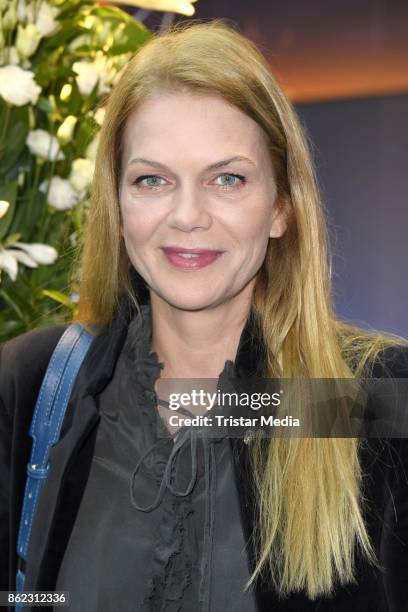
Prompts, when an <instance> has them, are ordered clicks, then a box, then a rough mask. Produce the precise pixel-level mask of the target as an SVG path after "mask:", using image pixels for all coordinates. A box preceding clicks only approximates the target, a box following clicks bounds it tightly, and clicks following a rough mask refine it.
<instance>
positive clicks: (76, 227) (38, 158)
mask: <svg viewBox="0 0 408 612" xmlns="http://www.w3.org/2000/svg"><path fill="white" fill-rule="evenodd" d="M11 2H15V0H11ZM27 5H28V6H29V7H30V6H35V3H34V4H33V3H32V2H31V0H25V2H23V9H24V10H23V13H24V14H23V13H22V12H21V11H19V13H18V20H17V23H16V24H15V26H14V27H13V28H11V29H10V28H9V27H8V29H7V30H5V29H4V28H3V33H2V36H1V32H2V24H3V17H4V14H5V11H6V9H3V11H2V10H1V9H0V71H3V75H5V74H11V73H7V70H9V69H10V67H11V66H18V67H19V68H20V69H22V70H23V71H25V73H27V71H31V72H32V73H33V75H32V78H33V79H34V84H35V85H36V86H37V87H40V88H41V91H39V92H38V94H37V96H35V95H34V94H33V99H31V101H27V100H26V101H25V102H23V103H21V100H20V101H19V100H18V96H19V94H20V93H21V92H19V91H18V87H23V89H24V91H25V90H27V87H28V86H27V85H26V84H25V85H24V86H22V85H20V84H19V83H18V82H17V81H16V82H15V85H14V87H15V91H12V94H11V95H12V98H13V99H12V100H11V99H10V96H9V94H7V92H6V91H5V89H4V87H3V89H2V87H1V86H0V200H2V201H5V202H6V204H3V209H0V210H3V215H2V217H1V218H0V275H1V276H0V342H2V341H5V340H7V339H9V338H11V337H13V336H15V335H17V334H21V333H23V332H25V331H28V330H31V329H34V328H36V327H40V326H48V325H53V324H55V323H58V322H64V321H69V320H70V319H71V318H72V315H73V314H75V308H76V302H77V295H76V290H77V280H78V274H79V271H78V270H74V269H73V268H74V266H73V262H74V256H75V254H76V251H77V249H78V245H79V244H80V240H81V234H82V228H83V224H84V221H85V220H86V214H87V207H88V202H89V196H90V193H91V188H92V187H91V178H92V171H91V168H92V164H93V159H94V153H95V146H93V147H92V146H90V145H92V144H96V143H95V142H93V141H94V139H95V138H97V133H98V131H99V126H100V123H101V120H102V116H101V111H99V115H98V112H97V113H96V114H95V111H96V110H97V109H99V108H102V107H103V103H104V100H105V98H106V96H107V95H109V91H110V90H111V88H112V86H113V85H114V83H115V82H116V79H117V78H118V75H119V73H120V70H121V69H122V68H123V66H125V65H126V63H127V62H128V61H129V58H130V57H131V55H133V54H134V53H135V51H136V50H137V49H138V48H139V47H140V46H141V45H143V44H144V43H145V42H147V41H148V40H149V38H150V37H151V32H150V31H149V30H148V29H147V28H146V27H145V26H144V25H143V24H142V23H139V22H137V21H135V20H134V18H133V17H131V16H130V15H128V14H127V13H125V12H124V11H122V10H120V9H119V8H116V7H115V8H113V7H107V6H103V7H101V6H96V5H95V3H94V2H92V1H91V0H48V4H47V6H48V7H51V8H50V10H51V11H53V12H54V13H55V22H56V24H55V28H54V30H53V31H51V32H47V33H43V34H42V35H41V39H40V42H39V45H38V47H37V48H36V49H35V51H34V52H32V53H28V57H27V54H26V55H25V56H24V54H23V52H22V51H21V44H20V47H18V45H17V48H18V50H16V44H17V33H18V28H19V26H20V28H21V27H23V28H25V27H26V26H27V25H28V24H30V23H35V24H36V25H38V24H37V22H36V17H33V14H32V13H31V15H30V13H29V11H28V12H27V10H26V7H27ZM2 13H3V14H2ZM1 40H3V41H4V43H3V44H2V43H1ZM26 42H27V41H26ZM27 44H29V41H28V43H27ZM86 63H88V64H90V63H92V66H91V70H90V71H89V70H88V72H87V73H86V74H85V75H82V76H81V71H80V68H81V67H82V66H83V65H85V64H86ZM78 65H79V68H78ZM4 69H6V71H5V70H4ZM93 75H99V78H98V79H96V78H94V77H93ZM92 78H94V81H92ZM6 80H7V79H4V78H3V83H4V82H5V81H6ZM0 82H1V79H0ZM67 117H71V119H69V120H68V122H69V121H71V122H72V123H71V125H70V126H68V124H64V121H65V120H66V119H67ZM63 124H64V126H66V129H65V131H63V128H61V126H62V125H63ZM60 128H61V129H60ZM36 130H43V131H45V132H46V133H47V134H48V135H49V136H52V137H53V138H55V139H56V140H55V141H54V144H51V141H49V140H44V138H48V139H49V136H47V134H46V135H45V136H44V133H41V134H39V133H37V139H39V140H40V141H41V142H40V148H41V146H42V149H41V151H39V149H38V146H37V149H35V146H34V145H32V144H31V145H30V146H29V145H28V140H27V139H30V138H32V137H33V132H34V134H35V131H36ZM44 142H48V145H49V146H47V147H46V148H45V149H44ZM41 143H42V144H41ZM53 147H54V148H53ZM77 160H85V161H82V162H80V163H82V166H81V170H79V169H78V168H79V166H77V165H76V161H77ZM84 168H86V169H87V171H89V181H88V183H87V184H86V185H84V176H83V175H82V176H80V172H85V170H84ZM78 173H79V174H78ZM79 179H81V180H80V181H79ZM78 181H79V182H78ZM85 183H86V180H85ZM7 203H8V205H7ZM4 211H5V212H4ZM50 247H52V248H50ZM53 249H55V251H54V250H53ZM53 254H54V255H53ZM44 257H45V259H44Z"/></svg>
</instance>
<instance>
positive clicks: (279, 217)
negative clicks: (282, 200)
mask: <svg viewBox="0 0 408 612" xmlns="http://www.w3.org/2000/svg"><path fill="white" fill-rule="evenodd" d="M286 228H287V224H286V219H285V213H284V210H283V209H282V208H281V207H280V206H276V208H275V211H274V217H273V220H272V225H271V231H270V232H269V237H270V238H280V237H281V236H283V234H284V233H285V232H286Z"/></svg>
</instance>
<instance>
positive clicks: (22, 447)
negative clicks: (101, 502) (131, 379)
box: [0, 298, 408, 612]
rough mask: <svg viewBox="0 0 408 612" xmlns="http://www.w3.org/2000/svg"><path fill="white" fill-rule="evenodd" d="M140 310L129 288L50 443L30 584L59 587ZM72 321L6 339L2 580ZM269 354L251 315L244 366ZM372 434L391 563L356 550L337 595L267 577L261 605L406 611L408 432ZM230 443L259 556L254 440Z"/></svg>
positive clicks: (375, 488) (392, 355) (11, 581)
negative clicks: (34, 427)
mask: <svg viewBox="0 0 408 612" xmlns="http://www.w3.org/2000/svg"><path fill="white" fill-rule="evenodd" d="M132 316H134V312H132V309H131V306H130V304H129V301H128V300H127V298H123V299H122V302H121V306H120V310H119V312H118V315H117V316H116V317H115V319H114V320H113V321H112V323H111V324H110V325H109V326H108V328H107V329H106V330H105V331H104V332H103V333H102V334H101V335H100V336H98V337H97V338H96V339H95V341H94V343H93V345H92V346H91V348H90V350H89V353H88V354H87V356H86V358H85V361H84V363H83V365H82V367H81V370H80V372H79V374H78V377H77V380H76V382H75V385H74V389H73V392H72V395H71V398H70V401H69V404H68V407H67V411H66V415H65V419H64V422H63V426H62V430H61V437H60V440H59V442H58V443H57V444H56V445H55V446H54V447H53V448H52V449H51V451H50V464H51V466H52V468H51V470H50V474H49V476H48V479H47V481H46V483H45V485H44V487H43V490H42V494H41V496H40V499H39V503H38V506H37V512H36V515H35V518H34V522H33V527H32V533H31V542H30V547H29V551H28V560H27V568H26V585H25V588H26V589H27V590H37V591H40V590H41V591H45V590H48V591H51V590H54V588H55V583H56V578H57V576H58V571H59V567H60V564H61V561H62V558H63V555H64V551H65V548H66V546H67V543H68V539H69V536H70V533H71V530H72V527H73V524H74V521H75V516H76V512H77V509H78V507H79V504H80V501H81V496H82V493H83V491H84V488H85V485H86V481H87V476H88V474H89V469H90V465H91V460H92V455H93V448H94V443H95V434H96V431H97V425H98V421H99V416H98V402H97V396H98V393H99V392H100V391H101V390H102V389H103V388H104V386H105V385H106V384H107V383H108V382H109V380H110V379H111V378H112V376H113V372H114V368H115V363H116V360H117V357H118V355H119V353H120V351H121V348H122V346H123V343H124V341H125V338H126V332H127V326H128V323H129V321H130V319H131V317H132ZM65 329H66V325H57V326H53V327H48V328H44V329H39V330H34V331H31V332H28V333H26V334H23V335H21V336H19V337H17V338H14V339H13V340H11V341H9V342H7V343H5V344H4V345H3V346H1V353H0V359H1V361H0V365H1V367H0V401H1V404H0V434H1V436H0V485H1V490H0V495H1V497H0V590H15V574H16V570H17V556H16V544H17V535H18V529H19V522H20V513H21V507H22V501H23V495H24V486H25V479H26V466H27V463H28V461H29V457H30V452H31V443H32V440H31V438H30V437H29V435H28V431H29V427H30V423H31V418H32V413H33V409H34V405H35V401H36V398H37V395H38V392H39V389H40V386H41V382H42V378H43V376H44V373H45V370H46V368H47V365H48V362H49V359H50V357H51V354H52V352H53V350H54V348H55V346H56V344H57V342H58V340H59V338H60V337H61V335H62V333H63V332H64V330H65ZM384 357H385V359H386V363H387V366H388V368H389V370H390V371H391V373H392V375H393V376H395V377H399V378H400V377H404V378H405V377H408V350H407V349H401V348H396V347H395V348H394V347H393V348H391V349H387V352H386V354H385V355H384ZM262 358H263V347H262V345H261V343H260V342H259V341H258V340H256V338H255V337H254V334H253V330H252V329H251V323H250V320H249V319H248V322H247V324H246V326H245V329H244V331H243V333H242V336H241V339H240V344H239V347H238V352H237V356H236V360H235V367H236V371H237V372H238V375H242V376H244V375H245V376H249V375H251V374H254V373H256V372H257V368H258V366H259V362H260V360H262ZM384 375H386V374H385V372H384V371H383V370H382V369H381V367H379V366H378V367H376V369H375V370H374V376H375V377H381V376H384ZM365 442H366V443H365V444H364V445H363V446H362V450H361V464H362V467H363V473H364V483H365V484H364V487H365V489H364V496H365V498H366V499H367V500H368V502H369V504H368V507H369V510H368V512H367V515H366V517H365V518H366V524H367V526H368V531H369V534H370V536H371V538H372V542H373V544H374V547H375V549H376V552H377V554H378V556H379V559H380V562H381V564H382V565H383V566H384V571H383V572H380V571H379V570H377V569H375V568H373V567H372V566H369V565H368V564H367V563H365V562H364V561H363V560H361V559H360V558H359V557H358V556H357V566H356V567H357V584H349V585H346V586H342V587H337V588H336V590H335V592H334V594H333V595H332V597H327V598H323V597H321V598H319V599H317V600H314V601H311V600H309V599H308V598H307V597H306V596H305V595H304V594H303V593H294V594H292V595H291V596H290V597H288V598H286V599H278V597H277V595H276V592H275V590H274V588H273V586H272V585H271V584H268V583H266V582H260V583H258V588H257V601H258V607H259V610H260V611H266V610H268V611H269V610H279V611H291V612H303V611H311V610H318V611H319V612H329V611H330V612H340V611H347V612H352V611H356V612H357V611H358V612H364V611H365V612H373V611H378V612H386V611H387V612H403V611H404V610H407V609H408V603H407V602H408V571H407V567H408V449H407V441H406V440H405V439H403V438H401V439H397V438H392V439H380V440H375V439H370V440H365ZM231 444H232V446H233V450H234V457H235V474H236V483H237V487H238V491H239V495H240V503H241V514H242V522H243V527H244V532H245V534H246V538H247V540H248V556H249V562H250V564H253V560H254V552H253V550H252V546H251V543H250V534H251V532H252V524H253V511H254V509H253V504H252V503H251V498H252V495H251V489H250V486H251V481H250V477H249V475H248V474H249V471H248V456H247V447H246V445H244V444H242V441H238V440H234V439H231ZM299 511H301V509H299ZM231 553H232V554H233V552H232V551H231ZM26 609H27V610H30V608H29V607H27V608H26ZM39 609H41V608H38V607H36V608H35V610H39ZM45 609H46V608H45ZM192 612H193V611H192ZM214 612H218V611H214Z"/></svg>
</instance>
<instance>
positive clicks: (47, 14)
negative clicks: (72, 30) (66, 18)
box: [35, 2, 60, 36]
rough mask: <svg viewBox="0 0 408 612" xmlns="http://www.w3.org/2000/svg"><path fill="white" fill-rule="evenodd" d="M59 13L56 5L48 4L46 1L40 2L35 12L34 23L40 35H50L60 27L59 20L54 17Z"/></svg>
mask: <svg viewBox="0 0 408 612" xmlns="http://www.w3.org/2000/svg"><path fill="white" fill-rule="evenodd" d="M57 15H59V10H58V9H57V7H56V6H50V5H49V4H48V2H42V3H41V5H40V10H39V11H38V14H37V21H36V22H35V25H36V26H37V28H38V31H39V32H40V34H41V35H42V36H52V35H53V34H55V33H56V32H57V30H59V29H60V23H59V21H56V19H54V18H55V17H57Z"/></svg>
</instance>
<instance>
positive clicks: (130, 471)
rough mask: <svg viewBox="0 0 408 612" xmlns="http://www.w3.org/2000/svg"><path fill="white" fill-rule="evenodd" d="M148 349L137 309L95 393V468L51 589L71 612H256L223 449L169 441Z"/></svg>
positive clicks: (205, 440) (186, 436) (145, 325)
mask: <svg viewBox="0 0 408 612" xmlns="http://www.w3.org/2000/svg"><path fill="white" fill-rule="evenodd" d="M150 340H151V310H150V305H143V306H142V318H140V317H135V318H134V320H133V321H132V322H131V323H130V325H129V328H128V333H127V338H126V342H125V345H124V347H123V350H122V352H121V354H120V356H119V359H118V361H117V364H116V368H115V372H114V376H113V378H112V380H111V381H110V383H109V384H108V385H107V386H106V387H105V389H104V390H103V391H102V393H101V394H100V395H99V396H98V400H99V410H100V416H101V420H100V422H99V425H98V431H97V437H96V445H95V451H94V456H93V460H92V465H91V470H90V474H89V478H88V481H87V484H86V487H85V491H84V494H83V497H82V500H81V504H80V507H79V511H78V514H77V516H76V521H75V524H74V528H73V531H72V534H71V537H70V540H69V543H68V547H67V549H66V552H65V556H64V558H63V561H62V565H61V568H60V572H59V575H58V580H57V585H56V590H65V591H69V592H70V606H69V608H68V609H69V610H72V611H75V612H80V611H84V612H103V611H105V610H106V611H111V610H113V609H126V610H128V611H130V610H135V611H141V612H161V611H165V612H179V611H183V612H192V611H194V612H196V611H197V612H198V611H201V610H203V611H208V610H223V611H225V612H228V611H231V612H240V611H242V612H244V611H245V612H254V611H255V610H256V605H255V598H254V595H253V592H252V591H250V590H247V591H244V587H245V583H246V581H247V579H248V577H249V569H248V559H247V553H246V546H245V538H244V532H243V528H242V524H241V518H240V508H239V498H238V493H237V490H236V484H235V480H234V476H233V463H232V456H231V446H230V444H229V441H228V439H226V438H213V439H211V438H209V437H207V436H205V435H200V434H199V433H197V432H194V431H192V430H191V429H189V430H187V429H186V428H183V429H181V430H180V431H179V432H178V434H177V436H176V437H174V436H173V437H171V436H170V434H169V433H168V432H167V429H166V427H165V425H164V422H163V421H162V419H161V417H160V415H159V412H158V410H157V396H156V393H155V391H154V386H155V382H156V380H157V378H158V377H159V376H160V370H161V369H162V368H163V364H162V363H160V362H159V361H158V356H157V354H156V353H152V352H150ZM233 365H234V364H233V363H232V362H231V361H227V362H226V363H225V366H224V370H223V372H222V373H221V374H220V377H221V376H223V375H225V373H226V372H227V371H228V372H230V373H231V372H232V371H233V370H231V368H233Z"/></svg>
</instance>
